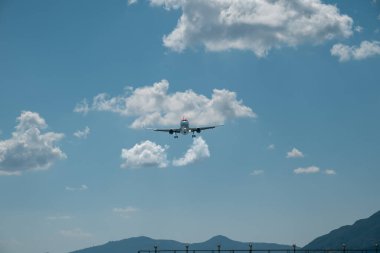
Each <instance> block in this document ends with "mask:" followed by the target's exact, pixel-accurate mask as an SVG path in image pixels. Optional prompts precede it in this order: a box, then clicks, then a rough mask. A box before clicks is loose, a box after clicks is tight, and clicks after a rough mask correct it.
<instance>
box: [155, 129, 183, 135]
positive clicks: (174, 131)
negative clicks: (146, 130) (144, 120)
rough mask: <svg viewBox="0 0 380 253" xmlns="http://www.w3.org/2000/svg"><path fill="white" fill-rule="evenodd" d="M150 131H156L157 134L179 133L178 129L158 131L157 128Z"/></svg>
mask: <svg viewBox="0 0 380 253" xmlns="http://www.w3.org/2000/svg"><path fill="white" fill-rule="evenodd" d="M151 130H153V131H157V132H167V133H170V134H172V133H179V132H180V129H178V128H177V129H159V128H152V129H151Z"/></svg>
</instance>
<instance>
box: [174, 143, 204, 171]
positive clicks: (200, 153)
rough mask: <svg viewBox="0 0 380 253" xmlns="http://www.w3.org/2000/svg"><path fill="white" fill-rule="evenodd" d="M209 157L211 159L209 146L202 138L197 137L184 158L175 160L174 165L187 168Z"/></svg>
mask: <svg viewBox="0 0 380 253" xmlns="http://www.w3.org/2000/svg"><path fill="white" fill-rule="evenodd" d="M207 157H210V151H209V149H208V145H207V143H206V142H205V141H204V140H203V138H202V137H197V138H195V139H193V144H192V145H191V147H190V148H189V149H188V150H187V151H186V153H185V155H184V156H183V157H181V158H179V159H175V160H173V165H174V166H186V165H188V164H191V163H194V162H196V161H198V160H200V159H203V158H207Z"/></svg>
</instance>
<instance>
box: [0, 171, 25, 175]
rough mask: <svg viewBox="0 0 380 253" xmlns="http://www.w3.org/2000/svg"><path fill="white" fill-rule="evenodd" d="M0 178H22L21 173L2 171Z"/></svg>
mask: <svg viewBox="0 0 380 253" xmlns="http://www.w3.org/2000/svg"><path fill="white" fill-rule="evenodd" d="M0 176H21V172H20V171H4V170H0Z"/></svg>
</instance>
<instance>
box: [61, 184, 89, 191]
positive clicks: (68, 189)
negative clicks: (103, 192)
mask: <svg viewBox="0 0 380 253" xmlns="http://www.w3.org/2000/svg"><path fill="white" fill-rule="evenodd" d="M65 190H66V191H87V190H88V186H87V185H85V184H82V185H81V186H79V187H72V186H66V187H65Z"/></svg>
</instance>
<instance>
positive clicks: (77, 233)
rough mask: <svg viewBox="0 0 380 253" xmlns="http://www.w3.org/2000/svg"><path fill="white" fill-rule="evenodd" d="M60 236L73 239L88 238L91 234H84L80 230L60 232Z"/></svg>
mask: <svg viewBox="0 0 380 253" xmlns="http://www.w3.org/2000/svg"><path fill="white" fill-rule="evenodd" d="M60 234H61V235H63V236H65V237H73V238H89V237H92V234H90V233H88V232H84V231H83V230H82V229H80V228H74V229H68V230H61V231H60Z"/></svg>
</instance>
